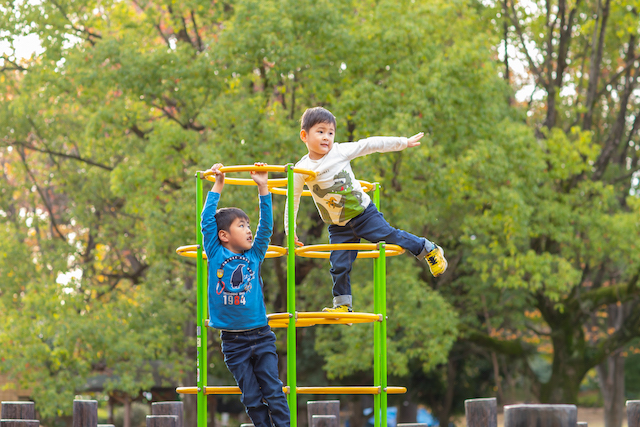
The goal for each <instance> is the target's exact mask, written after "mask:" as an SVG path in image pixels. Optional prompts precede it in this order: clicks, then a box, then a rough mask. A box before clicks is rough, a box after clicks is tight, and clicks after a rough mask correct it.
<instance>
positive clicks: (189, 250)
mask: <svg viewBox="0 0 640 427" xmlns="http://www.w3.org/2000/svg"><path fill="white" fill-rule="evenodd" d="M176 253H177V254H178V255H180V256H183V257H186V258H197V257H198V245H186V246H180V247H179V248H178V249H176ZM286 254H287V248H283V247H282V246H274V245H269V248H268V249H267V254H266V256H265V258H278V257H281V256H285V255H286ZM202 257H203V258H204V259H207V254H206V253H204V251H203V252H202Z"/></svg>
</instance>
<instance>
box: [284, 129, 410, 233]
mask: <svg viewBox="0 0 640 427" xmlns="http://www.w3.org/2000/svg"><path fill="white" fill-rule="evenodd" d="M405 148H407V138H405V137H384V136H374V137H371V138H366V139H361V140H359V141H357V142H346V143H334V144H333V147H332V148H331V151H329V152H328V153H327V154H325V155H324V157H322V158H321V159H319V160H311V159H310V158H309V155H308V154H307V155H305V156H304V157H303V158H302V159H300V161H299V162H298V163H296V165H295V167H296V168H301V169H307V170H312V171H314V172H316V174H317V175H316V177H315V178H311V177H309V176H308V175H304V174H295V175H294V178H293V212H294V232H295V224H296V219H297V216H298V208H299V206H300V196H301V194H302V190H303V189H304V185H305V184H306V185H307V187H308V188H309V190H311V195H312V196H313V201H314V203H315V205H316V208H317V209H318V212H319V213H320V216H321V217H322V220H323V221H324V222H325V223H327V224H337V225H341V226H342V225H345V224H346V223H347V222H349V220H350V219H352V218H355V217H356V216H358V215H359V214H360V213H362V212H363V211H364V209H365V208H366V207H367V206H369V203H371V199H370V198H369V196H368V195H367V193H365V192H364V191H363V190H362V186H361V185H360V183H359V182H358V180H357V179H356V177H355V176H354V174H353V171H352V170H351V160H352V159H355V158H356V157H361V156H366V155H367V154H371V153H376V152H377V153H384V152H388V151H401V150H404V149H405ZM288 202H289V201H288V200H287V204H288ZM284 212H285V214H284V229H285V232H286V233H287V234H288V233H289V221H288V212H289V211H288V209H287V205H285V211H284Z"/></svg>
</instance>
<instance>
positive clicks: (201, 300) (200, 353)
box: [196, 172, 207, 427]
mask: <svg viewBox="0 0 640 427" xmlns="http://www.w3.org/2000/svg"><path fill="white" fill-rule="evenodd" d="M202 179H203V178H202V172H198V173H196V243H197V247H198V256H197V258H196V268H197V273H196V274H197V282H198V283H197V284H198V287H197V295H196V298H197V313H196V316H197V317H198V319H197V321H196V347H197V360H196V382H197V385H198V394H197V405H198V406H197V407H198V414H197V419H198V427H207V395H206V394H205V387H206V385H207V330H206V328H205V324H204V320H205V319H204V318H205V313H207V311H206V310H207V286H206V282H207V272H206V268H205V263H204V259H203V258H202V248H203V242H202V231H201V229H200V228H201V226H200V215H201V214H202V206H203V203H202Z"/></svg>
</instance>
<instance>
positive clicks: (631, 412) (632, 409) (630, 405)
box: [627, 400, 640, 427]
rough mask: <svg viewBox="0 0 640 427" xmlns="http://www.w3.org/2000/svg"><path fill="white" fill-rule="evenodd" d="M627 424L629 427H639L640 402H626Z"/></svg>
mask: <svg viewBox="0 0 640 427" xmlns="http://www.w3.org/2000/svg"><path fill="white" fill-rule="evenodd" d="M627 423H628V424H629V427H640V400H627Z"/></svg>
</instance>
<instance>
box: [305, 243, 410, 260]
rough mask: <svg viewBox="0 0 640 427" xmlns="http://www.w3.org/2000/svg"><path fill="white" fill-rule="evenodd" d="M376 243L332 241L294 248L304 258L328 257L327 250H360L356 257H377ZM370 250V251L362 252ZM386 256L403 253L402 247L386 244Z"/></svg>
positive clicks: (329, 253)
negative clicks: (332, 242)
mask: <svg viewBox="0 0 640 427" xmlns="http://www.w3.org/2000/svg"><path fill="white" fill-rule="evenodd" d="M377 249H378V245H377V244H376V243H334V244H329V245H309V246H302V247H300V248H296V255H298V256H301V257H305V258H329V257H330V256H331V252H329V251H360V252H358V256H357V258H378V257H379V256H380V252H379V251H378V250H377ZM362 251H370V252H362ZM384 253H385V255H386V256H396V255H400V254H403V253H404V249H403V248H401V247H400V246H398V245H386V246H385V251H384Z"/></svg>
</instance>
